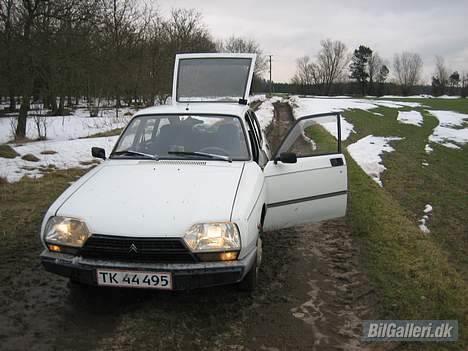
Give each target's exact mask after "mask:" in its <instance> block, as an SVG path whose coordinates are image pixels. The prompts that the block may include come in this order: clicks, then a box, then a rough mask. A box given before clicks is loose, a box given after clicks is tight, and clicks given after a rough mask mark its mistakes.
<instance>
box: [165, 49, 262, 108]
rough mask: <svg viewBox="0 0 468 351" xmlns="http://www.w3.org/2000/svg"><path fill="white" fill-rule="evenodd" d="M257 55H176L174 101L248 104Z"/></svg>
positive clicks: (173, 86) (173, 87)
mask: <svg viewBox="0 0 468 351" xmlns="http://www.w3.org/2000/svg"><path fill="white" fill-rule="evenodd" d="M256 56H257V55H256V54H181V55H176V61H175V67H174V80H173V85H172V101H173V102H174V103H176V102H179V103H191V102H233V101H234V102H245V104H246V103H247V98H248V97H249V94H250V86H251V84H252V76H253V72H254V67H255V59H256Z"/></svg>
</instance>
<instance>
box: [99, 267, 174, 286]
mask: <svg viewBox="0 0 468 351" xmlns="http://www.w3.org/2000/svg"><path fill="white" fill-rule="evenodd" d="M96 276H97V284H98V285H100V286H116V287H117V286H118V287H127V288H149V289H166V290H171V289H172V274H171V273H166V272H157V273H155V272H141V271H120V270H111V269H105V270H104V269H98V270H96Z"/></svg>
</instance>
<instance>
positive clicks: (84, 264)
mask: <svg viewBox="0 0 468 351" xmlns="http://www.w3.org/2000/svg"><path fill="white" fill-rule="evenodd" d="M256 255H257V250H256V249H255V250H252V251H251V252H250V253H249V254H248V255H247V256H245V257H244V258H243V259H241V260H237V261H227V262H204V263H190V264H179V263H177V264H151V263H136V262H134V263H132V262H116V261H101V260H96V259H88V258H82V257H75V256H72V255H67V254H62V253H55V252H50V251H48V250H44V251H43V252H42V253H41V261H42V264H43V266H44V268H45V269H46V270H47V271H49V272H52V273H55V274H59V275H61V276H64V277H68V278H71V279H72V280H74V281H77V282H80V283H84V284H88V285H97V278H96V269H97V268H104V269H106V268H107V269H121V270H126V269H127V270H130V271H149V272H171V273H172V279H173V290H187V289H195V288H203V287H210V286H216V285H225V284H234V283H238V282H240V281H241V280H242V279H243V278H244V276H245V275H246V274H247V273H248V272H249V270H250V269H251V268H252V266H253V264H254V263H255V258H256Z"/></svg>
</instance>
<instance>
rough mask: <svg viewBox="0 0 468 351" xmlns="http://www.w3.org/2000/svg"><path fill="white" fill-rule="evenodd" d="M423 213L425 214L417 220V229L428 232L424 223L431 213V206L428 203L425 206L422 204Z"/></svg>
mask: <svg viewBox="0 0 468 351" xmlns="http://www.w3.org/2000/svg"><path fill="white" fill-rule="evenodd" d="M424 213H425V214H424V215H423V216H422V218H421V219H420V220H419V229H420V230H421V231H422V232H423V233H424V234H429V233H430V232H431V231H430V230H429V228H428V227H427V225H426V224H427V222H428V221H429V215H430V214H432V206H431V205H430V204H426V206H424Z"/></svg>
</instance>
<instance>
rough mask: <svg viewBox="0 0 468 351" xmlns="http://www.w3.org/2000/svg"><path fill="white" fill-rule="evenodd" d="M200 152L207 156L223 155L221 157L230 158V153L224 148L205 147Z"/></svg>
mask: <svg viewBox="0 0 468 351" xmlns="http://www.w3.org/2000/svg"><path fill="white" fill-rule="evenodd" d="M200 152H205V153H207V154H215V155H219V154H221V156H229V152H227V151H226V150H224V149H223V148H222V147H217V146H207V147H204V148H203V149H200Z"/></svg>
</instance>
